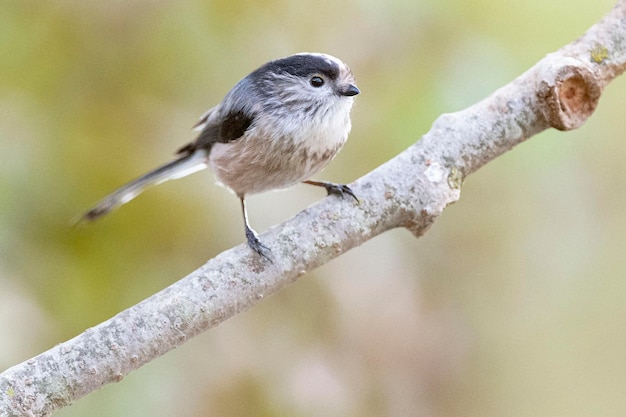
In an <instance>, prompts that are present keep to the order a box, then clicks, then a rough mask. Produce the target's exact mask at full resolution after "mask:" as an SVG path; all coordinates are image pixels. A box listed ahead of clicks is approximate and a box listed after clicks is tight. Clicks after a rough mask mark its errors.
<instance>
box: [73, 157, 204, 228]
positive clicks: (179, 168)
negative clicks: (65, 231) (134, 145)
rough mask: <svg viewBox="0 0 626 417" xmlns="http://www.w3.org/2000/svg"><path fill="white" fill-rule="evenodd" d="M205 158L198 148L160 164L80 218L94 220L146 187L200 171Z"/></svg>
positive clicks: (135, 195) (107, 197)
mask: <svg viewBox="0 0 626 417" xmlns="http://www.w3.org/2000/svg"><path fill="white" fill-rule="evenodd" d="M207 159H208V158H207V153H206V152H205V151H204V150H201V149H200V150H197V151H195V152H194V153H191V154H189V155H185V156H183V157H182V158H180V159H176V160H175V161H172V162H170V163H167V164H165V165H162V166H160V167H158V168H156V169H155V170H152V171H150V172H148V173H147V174H145V175H142V176H141V177H139V178H137V179H136V180H134V181H131V182H129V183H128V184H126V185H124V186H122V187H120V188H118V189H117V190H115V191H114V192H112V193H111V194H109V195H108V196H106V197H104V198H103V199H102V200H100V202H99V203H98V204H96V205H95V206H94V207H93V208H92V209H91V210H89V211H88V212H87V213H85V214H84V215H83V216H82V219H83V220H95V219H97V218H99V217H101V216H104V215H105V214H107V213H108V212H110V211H111V210H113V209H115V208H117V207H119V206H121V205H122V204H125V203H128V202H129V201H130V200H132V199H133V198H135V197H137V196H138V195H139V194H141V193H142V192H143V191H145V190H146V189H147V188H148V187H151V186H153V185H157V184H161V183H162V182H165V181H169V180H174V179H178V178H182V177H186V176H187V175H189V174H193V173H194V172H196V171H200V170H202V169H204V168H206V167H207Z"/></svg>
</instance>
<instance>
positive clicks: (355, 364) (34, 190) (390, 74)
mask: <svg viewBox="0 0 626 417" xmlns="http://www.w3.org/2000/svg"><path fill="white" fill-rule="evenodd" d="M612 5H613V0H594V1H588V0H527V1H524V2H519V1H514V0H502V1H499V2H494V1H488V0H472V1H463V0H422V1H408V0H404V1H403V0H390V1H384V2H383V1H359V2H357V1H352V2H349V1H346V2H336V1H328V0H322V1H318V2H314V3H305V2H296V1H291V2H288V1H282V0H273V1H263V2H255V1H236V0H228V1H204V2H203V1H192V0H189V1H145V0H144V1H134V2H126V1H120V0H117V1H108V2H82V1H77V0H76V1H69V0H67V1H49V2H41V1H12V0H8V1H3V2H1V3H0V57H1V58H0V114H1V116H0V369H5V368H7V367H9V366H11V365H13V364H16V363H19V362H21V361H23V360H26V359H28V358H29V357H31V356H34V355H36V354H37V353H39V352H41V351H43V350H46V349H47V348H49V347H51V346H53V345H54V344H56V343H59V342H61V341H63V340H66V339H68V338H70V337H72V336H74V335H76V334H78V333H80V332H82V331H83V330H84V329H86V328H87V327H90V326H93V325H95V324H97V323H99V322H101V321H103V320H105V319H107V318H109V317H111V316H112V315H114V314H116V313H118V312H119V311H121V310H123V309H124V308H126V307H128V306H131V305H133V304H135V303H137V302H139V301H141V300H142V299H144V298H146V297H148V296H149V295H151V294H152V293H154V292H156V291H158V290H160V289H162V288H164V287H165V286H167V285H169V284H170V283H172V282H174V281H176V280H177V279H179V278H181V277H183V276H185V275H186V274H187V273H189V272H191V271H192V270H194V269H195V268H197V267H199V266H200V265H202V264H203V262H205V261H206V260H207V259H209V258H211V257H213V256H214V255H216V254H218V253H219V252H221V251H223V250H225V249H227V248H230V247H232V246H233V245H237V244H239V243H242V242H243V239H244V237H243V232H242V224H241V219H240V216H239V206H238V202H237V199H236V198H234V197H233V196H232V195H230V194H229V193H228V192H227V191H226V190H224V189H222V188H220V187H217V186H215V185H214V184H213V177H212V175H211V174H210V173H209V172H202V173H199V174H195V175H194V176H193V177H189V178H187V179H184V180H179V181H176V182H170V183H167V184H164V185H162V186H160V187H158V188H157V189H153V190H150V191H149V192H148V193H146V194H145V195H142V196H141V197H140V198H138V199H137V200H135V201H133V202H132V203H131V204H129V205H127V206H124V207H123V208H122V209H120V210H119V211H118V212H116V213H114V214H112V215H110V216H109V217H106V218H104V219H102V221H100V222H98V223H96V224H94V225H91V226H89V227H83V228H78V229H74V228H71V227H70V224H71V221H72V219H74V218H75V216H77V215H79V214H80V213H81V212H83V211H84V210H85V209H87V208H89V206H90V205H91V204H93V203H94V202H96V201H97V200H98V199H99V198H101V197H102V196H104V195H105V194H106V193H108V192H110V191H112V190H113V189H114V188H115V187H117V186H119V185H121V184H122V183H124V182H125V181H127V180H129V179H131V178H134V177H135V176H137V175H139V174H141V173H143V172H144V171H146V170H148V169H151V168H153V167H154V166H155V165H157V164H160V163H162V162H165V161H166V160H168V159H169V158H170V157H171V155H172V153H173V152H174V151H175V150H176V149H177V148H178V147H179V146H180V145H182V144H184V143H186V142H187V141H189V140H191V139H193V132H192V131H191V129H190V127H191V126H192V125H193V124H194V123H195V121H196V120H197V118H198V117H199V116H200V115H201V114H202V113H203V112H204V111H205V110H206V109H208V108H209V107H210V106H213V105H214V104H216V103H217V102H218V101H219V100H220V99H221V98H222V96H223V95H224V94H225V93H226V92H227V90H228V89H229V88H230V87H231V86H232V85H234V84H235V83H236V82H237V81H238V80H239V79H240V78H241V77H243V76H245V75H246V74H247V73H248V72H250V71H251V70H253V69H254V68H256V67H257V66H259V65H260V64H262V63H263V62H265V61H267V60H269V59H273V58H278V57H282V56H286V55H289V54H292V53H295V52H300V51H323V52H327V53H331V54H333V55H337V56H338V57H340V58H341V59H343V60H344V61H346V62H347V63H349V65H350V66H351V67H352V69H353V71H354V73H355V74H356V76H357V81H358V85H359V87H360V88H361V90H362V95H360V96H358V97H357V100H356V107H355V109H354V113H353V131H352V134H351V137H350V141H349V142H348V144H347V146H346V147H345V148H344V150H343V151H342V153H341V154H340V156H339V157H338V158H337V159H336V160H335V161H334V162H333V164H332V165H331V166H330V167H329V168H328V169H327V170H326V171H325V172H324V173H323V174H322V175H320V178H323V179H329V180H335V181H340V182H350V181H352V180H353V179H355V178H357V177H359V176H361V175H363V174H365V173H366V172H368V171H369V170H371V169H373V168H374V167H376V166H378V165H379V164H381V163H383V162H384V161H386V160H388V159H389V158H391V157H393V156H394V155H396V154H397V153H399V152H401V151H402V150H403V149H405V148H406V147H407V146H409V145H410V144H411V143H413V142H415V141H416V140H417V139H418V138H419V137H420V136H421V135H422V134H423V133H425V132H426V131H428V129H429V127H430V125H431V124H432V122H433V120H434V119H435V118H436V117H437V116H438V115H440V114H441V113H445V112H453V111H456V110H460V109H462V108H465V107H467V106H469V105H471V104H472V103H474V102H476V101H478V100H479V99H481V98H483V97H485V96H487V95H488V94H490V93H491V92H492V91H494V90H495V89H496V88H498V87H500V86H501V85H503V84H506V83H507V82H509V81H510V80H512V79H513V78H514V77H516V76H517V75H519V74H520V73H522V72H523V71H525V70H526V69H527V68H529V67H530V66H531V65H533V64H534V63H535V62H536V61H537V60H539V59H540V58H541V57H542V56H544V55H545V54H546V53H549V52H551V51H553V50H555V49H558V48H559V47H560V46H562V45H564V44H566V43H568V42H571V41H572V40H574V39H575V38H577V37H578V36H579V35H580V34H582V33H583V32H584V31H585V30H586V29H587V28H588V27H589V26H591V25H592V24H593V23H595V22H596V21H598V20H599V19H600V18H601V17H602V16H603V15H604V14H605V13H606V12H608V11H609V10H610V8H611V7H612ZM624 91H626V80H624V79H623V78H622V79H619V80H618V81H617V82H614V83H613V84H611V85H609V87H608V88H607V89H606V91H605V94H604V96H603V98H602V100H601V102H600V106H599V108H598V110H597V111H596V113H595V115H594V116H593V117H592V118H591V120H590V121H589V122H588V123H587V124H586V125H585V126H584V127H583V128H581V129H579V130H577V131H574V132H569V133H561V132H556V131H550V132H545V133H543V134H541V135H539V136H537V137H535V138H533V139H531V140H530V141H529V142H527V143H525V144H523V145H521V146H520V147H518V148H516V149H515V150H513V151H512V152H510V153H508V154H506V155H504V156H502V157H500V158H499V159H498V160H496V161H494V162H493V163H491V164H489V165H487V166H486V167H484V168H483V169H482V170H481V171H479V172H478V173H476V174H474V175H472V176H471V177H469V178H468V180H467V181H466V183H465V186H464V188H463V190H462V198H461V201H460V202H459V203H457V204H455V205H454V206H452V207H450V208H449V209H448V210H447V211H446V213H445V214H444V216H443V217H442V218H441V219H440V220H439V222H438V223H437V224H436V225H435V226H434V227H433V228H432V229H431V230H430V231H429V232H428V233H427V234H426V235H425V236H424V237H423V238H421V239H419V240H416V239H414V238H413V237H412V236H411V235H410V234H409V233H408V232H406V231H403V230H396V231H392V232H390V233H387V234H385V235H383V236H380V237H378V238H376V239H374V240H372V241H370V242H368V243H367V244H365V245H363V246H362V247H359V248H357V249H355V250H353V251H351V252H349V253H347V254H345V255H344V256H342V257H340V258H338V259H336V260H334V261H332V262H331V263H330V264H328V265H325V266H324V267H322V268H320V269H318V270H316V271H312V272H310V273H308V274H307V275H306V276H305V277H303V278H302V279H300V280H299V281H298V282H296V283H294V284H293V285H291V286H290V287H289V288H287V289H285V290H283V291H282V292H280V293H279V294H277V295H275V296H273V297H270V298H268V299H266V300H264V301H263V302H262V303H261V304H260V305H258V306H257V307H255V308H254V309H252V310H251V311H249V312H247V313H245V314H241V315H240V316H238V317H235V318H233V319H231V320H229V321H227V322H226V323H224V324H223V325H221V326H219V327H218V328H216V329H213V330H211V331H209V332H207V333H205V334H203V335H201V336H199V337H197V338H195V339H193V340H191V341H189V342H188V343H187V344H185V345H184V346H183V347H181V348H179V349H176V350H175V351H173V352H171V353H169V354H167V355H165V356H164V357H162V358H160V359H158V360H156V361H154V362H152V363H151V364H149V365H147V366H145V367H144V368H142V369H140V370H139V371H136V372H134V373H132V374H131V375H130V376H128V377H127V378H126V379H125V380H123V381H122V382H121V383H119V384H116V385H112V386H107V387H105V388H104V389H102V390H101V391H98V392H95V393H93V394H91V395H89V396H88V397H86V398H84V399H82V400H80V401H79V402H77V403H76V404H75V405H73V406H72V407H69V408H66V409H64V410H62V411H60V412H58V413H57V414H56V415H58V416H62V417H73V416H85V415H89V416H172V417H174V416H190V417H194V416H223V417H229V416H245V415H250V416H297V417H301V416H305V417H306V416H331V417H332V416H366V417H367V416H476V417H478V416H480V417H490V416H494V417H496V416H498V417H499V416H529V415H532V416H554V415H567V416H569V417H573V416H590V415H594V416H599V415H602V416H607V415H622V414H623V413H624V411H623V410H624V409H626V395H624V394H625V393H626V378H625V377H624V375H625V374H626V350H625V349H624V346H625V345H626V302H625V301H624V300H626V280H625V279H624V276H625V275H626V256H624V254H625V249H626V236H625V234H626V233H625V232H626V216H624V207H626V187H625V186H624V185H623V184H624V178H626V164H625V163H624V161H625V160H626V149H625V147H624V136H623V132H624V129H625V127H626V120H625V118H624V111H625V109H626V96H625V94H624ZM322 197H323V192H320V190H316V189H312V188H310V187H304V186H303V187H295V188H293V189H291V190H289V191H284V192H278V193H268V194H265V195H260V196H254V197H252V198H251V199H250V202H249V204H250V208H249V209H250V215H251V221H252V224H253V225H254V227H255V228H256V229H257V230H258V231H259V232H262V231H264V230H265V229H267V228H268V227H270V226H272V225H274V224H277V223H280V222H281V221H283V220H285V219H287V218H289V217H290V216H292V215H294V214H295V213H297V212H298V211H299V210H301V209H303V208H304V207H306V206H307V205H309V204H311V203H313V202H314V201H317V200H318V199H320V198H322Z"/></svg>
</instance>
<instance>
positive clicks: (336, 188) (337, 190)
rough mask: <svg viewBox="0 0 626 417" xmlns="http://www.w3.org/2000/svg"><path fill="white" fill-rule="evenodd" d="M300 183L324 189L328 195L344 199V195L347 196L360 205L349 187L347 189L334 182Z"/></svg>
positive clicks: (343, 185)
mask: <svg viewBox="0 0 626 417" xmlns="http://www.w3.org/2000/svg"><path fill="white" fill-rule="evenodd" d="M302 182H303V183H305V184H309V185H315V186H316V187H324V188H326V192H327V193H328V195H331V194H334V195H338V196H340V197H344V196H345V195H346V194H348V195H349V196H351V197H352V198H354V200H355V201H356V202H357V204H358V203H360V201H359V199H358V197H357V196H356V195H355V194H354V193H353V192H352V190H351V189H350V187H348V186H347V185H345V184H336V183H334V182H328V181H310V180H309V181H302Z"/></svg>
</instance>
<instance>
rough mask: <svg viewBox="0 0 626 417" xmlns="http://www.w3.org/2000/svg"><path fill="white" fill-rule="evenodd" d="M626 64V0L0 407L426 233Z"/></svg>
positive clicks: (136, 356) (103, 379)
mask: <svg viewBox="0 0 626 417" xmlns="http://www.w3.org/2000/svg"><path fill="white" fill-rule="evenodd" d="M625 68H626V0H620V1H619V2H618V3H617V5H616V6H615V7H614V9H613V10H612V11H611V12H610V13H609V14H608V15H607V16H605V17H604V18H603V19H602V20H601V21H600V22H598V23H597V24H596V25H595V26H593V27H592V28H591V29H590V30H589V31H587V33H586V34H585V35H583V36H582V37H581V38H580V39H578V40H576V41H575V42H573V43H571V44H569V45H567V46H565V47H564V48H562V49H560V50H559V51H557V52H555V53H552V54H550V55H548V56H546V57H545V58H544V59H542V60H541V61H539V62H538V63H537V64H536V65H535V66H533V67H532V68H531V69H530V70H528V71H527V72H525V73H524V74H522V75H521V76H519V77H518V78H517V79H515V80H514V81H512V82H511V83H509V84H508V85H506V86H504V87H502V88H500V89H499V90H497V91H496V92H494V93H493V94H492V95H491V96H489V97H488V98H486V99H484V100H482V101H481V102H479V103H477V104H475V105H473V106H471V107H470V108H468V109H466V110H463V111H460V112H457V113H452V114H444V115H442V116H440V117H439V118H438V119H437V120H436V121H435V123H434V124H433V126H432V129H431V130H430V131H429V132H428V133H427V134H426V135H424V136H423V137H422V138H421V140H419V141H418V142H417V143H416V144H414V145H412V146H411V147H410V148H408V149H407V150H406V151H404V152H402V153H401V154H400V155H398V156H397V157H395V158H393V159H392V160H390V161H388V162H387V163H385V164H384V165H382V166H380V167H378V168H377V169H375V170H374V171H372V172H370V173H369V174H367V175H365V176H363V177H362V178H360V179H358V180H357V181H356V182H355V183H354V184H352V185H351V187H352V189H353V190H354V191H355V193H356V194H357V195H358V196H359V198H360V200H361V203H360V204H359V205H355V204H353V203H352V201H350V200H349V199H346V200H341V199H338V198H337V197H329V198H326V199H324V200H323V201H321V202H320V203H318V204H315V205H313V206H311V207H310V208H308V209H306V210H304V211H302V212H300V213H299V214H297V215H296V216H295V217H293V218H292V219H290V220H288V221H286V222H284V223H283V224H280V225H278V226H276V227H274V228H272V229H270V230H269V231H268V232H267V233H265V234H264V235H263V237H262V239H263V242H264V243H265V244H267V245H268V246H269V247H270V249H271V251H272V254H273V256H274V263H272V264H270V263H268V262H266V261H264V260H263V259H260V258H259V257H258V256H257V255H256V254H254V253H252V252H251V251H250V250H249V249H248V248H247V247H246V246H244V245H240V246H238V247H235V248H233V249H231V250H228V251H226V252H224V253H222V254H220V255H219V256H217V257H216V258H214V259H211V260H210V261H208V262H207V263H206V264H205V265H204V266H202V267H201V268H200V269H198V270H197V271H194V272H193V273H191V274H190V275H189V276H187V277H186V278H183V279H182V280H180V281H178V282H176V283H175V284H173V285H171V286H170V287H168V288H166V289H164V290H163V291H161V292H159V293H157V294H155V295H154V296H152V297H150V298H148V299H146V300H144V301H143V302H141V303H139V304H137V305H135V306H133V307H131V308H129V309H127V310H125V311H123V312H121V313H120V314H118V315H117V316H115V317H113V318H112V319H110V320H108V321H106V322H104V323H102V324H100V325H98V326H96V327H94V328H91V329H88V330H86V331H85V332H84V333H82V334H81V335H79V336H77V337H75V338H73V339H71V340H69V341H67V342H65V343H61V344H59V345H57V346H55V347H54V348H52V349H50V350H48V351H47V352H44V353H42V354H40V355H38V356H36V357H34V358H32V359H30V360H28V361H26V362H24V363H21V364H19V365H16V366H14V367H12V368H10V369H8V370H6V371H5V372H4V373H2V374H0V416H45V415H49V414H50V413H52V412H53V411H54V410H56V409H58V408H61V407H63V406H66V405H68V404H70V403H72V402H73V401H75V400H77V399H78V398H80V397H82V396H84V395H86V394H88V393H90V392H91V391H93V390H96V389H98V388H100V387H102V386H103V385H105V384H108V383H110V382H118V381H120V380H121V379H122V378H123V377H124V376H125V375H126V374H128V373H129V372H130V371H132V370H134V369H137V368H139V367H140V366H141V365H143V364H145V363H147V362H149V361H151V360H152V359H154V358H156V357H158V356H160V355H162V354H164V353H166V352H167V351H169V350H171V349H173V348H174V347H176V346H178V345H180V344H182V343H184V342H185V341H186V340H188V339H189V338H191V337H193V336H194V335H196V334H198V333H200V332H203V331H205V330H207V329H209V328H211V327H213V326H215V325H217V324H218V323H220V322H222V321H224V320H226V319H227V318H229V317H231V316H233V315H235V314H237V313H239V312H241V311H244V310H247V309H249V308H250V307H251V306H253V305H254V304H256V303H257V302H259V301H260V300H262V299H263V298H264V297H265V296H266V295H269V294H272V293H273V292H275V291H278V290H279V289H280V288H282V287H284V286H285V285H287V284H289V283H290V282H292V281H294V280H295V279H296V278H297V277H299V276H300V275H302V274H304V273H305V272H306V271H308V270H311V269H313V268H316V267H318V266H320V265H322V264H324V263H326V262H328V261H329V260H330V259H332V258H334V257H336V256H339V255H341V254H342V253H343V252H345V251H347V250H349V249H351V248H353V247H355V246H358V245H360V244H362V243H363V242H365V241H367V240H368V239H371V238H372V237H374V236H376V235H378V234H380V233H382V232H384V231H386V230H389V229H392V228H396V227H405V228H407V229H409V230H410V231H411V232H412V233H414V234H415V235H416V236H421V235H422V234H424V233H425V232H426V231H427V230H428V228H429V226H430V225H431V224H433V222H434V221H435V220H436V219H437V218H438V217H439V216H440V215H441V213H442V212H443V210H444V209H445V208H446V206H447V205H449V204H451V203H453V202H455V201H456V200H458V198H459V196H460V187H461V184H462V182H463V179H464V178H465V177H466V176H467V175H469V174H471V173H472V172H474V171H476V170H477V169H479V168H480V167H481V166H483V165H484V164H486V163H487V162H489V161H491V160H493V159H494V158H496V157H497V156H498V155H500V154H502V153H504V152H506V151H508V150H509V149H511V148H513V147H514V146H515V145H517V144H518V143H520V142H522V141H524V140H526V139H528V138H529V137H531V136H533V135H535V134H537V133H539V132H541V131H543V130H545V129H547V128H550V127H553V128H556V129H560V130H570V129H575V128H577V127H579V126H581V125H582V124H583V123H584V122H585V121H586V120H587V118H588V117H589V116H590V115H591V114H592V113H593V111H594V110H595V108H596V105H597V103H598V100H599V98H600V95H601V92H602V90H603V88H604V87H605V86H606V85H607V84H608V83H609V82H611V81H612V80H613V79H614V78H615V77H617V76H618V75H620V74H621V73H622V72H623V71H624V69H625Z"/></svg>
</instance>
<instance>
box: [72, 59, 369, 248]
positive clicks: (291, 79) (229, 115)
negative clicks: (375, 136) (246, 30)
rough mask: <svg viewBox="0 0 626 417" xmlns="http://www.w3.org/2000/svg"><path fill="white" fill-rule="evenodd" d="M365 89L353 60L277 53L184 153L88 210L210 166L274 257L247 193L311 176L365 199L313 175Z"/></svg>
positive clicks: (253, 239) (212, 113) (214, 112)
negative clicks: (249, 209) (256, 224)
mask: <svg viewBox="0 0 626 417" xmlns="http://www.w3.org/2000/svg"><path fill="white" fill-rule="evenodd" d="M359 92H360V91H359V89H358V88H357V86H356V85H355V82H354V77H353V75H352V72H351V71H350V68H348V66H347V65H346V64H344V63H343V62H341V61H340V60H339V59H337V58H335V57H332V56H330V55H326V54H318V53H301V54H297V55H292V56H289V57H287V58H282V59H278V60H275V61H270V62H268V63H266V64H265V65H263V66H261V67H260V68H258V69H257V70H255V71H253V72H252V73H250V74H249V75H248V76H247V77H245V78H243V79H242V80H241V81H239V82H238V83H237V85H235V87H234V88H233V89H232V90H230V91H229V92H228V94H226V97H224V99H223V100H222V102H221V103H220V104H218V105H217V106H215V107H213V108H212V109H210V110H209V111H207V112H206V113H205V114H204V115H203V116H202V117H201V118H200V120H199V121H198V123H197V124H196V125H195V129H196V130H197V131H199V132H200V133H199V135H198V137H197V138H196V140H194V141H193V142H191V143H189V144H187V145H185V146H183V147H182V148H180V149H179V150H178V152H177V156H178V158H177V159H175V160H174V161H172V162H170V163H168V164H165V165H163V166H161V167H159V168H156V169H155V170H153V171H151V172H149V173H147V174H145V175H143V176H141V177H139V178H137V179H136V180H134V181H132V182H130V183H128V184H126V185H124V186H123V187H121V188H119V189H118V190H116V191H115V192H113V193H111V194H110V195H108V196H107V197H105V198H104V199H102V200H101V201H100V202H99V203H98V204H97V205H96V206H95V207H93V208H92V209H91V210H89V211H88V212H87V213H86V214H85V215H84V216H83V218H84V219H86V220H94V219H96V218H98V217H100V216H102V215H104V214H106V213H108V212H109V211H111V210H112V209H114V208H116V207H118V206H120V205H122V204H124V203H127V202H128V201H130V200H132V199H133V198H135V197H136V196H137V195H139V194H140V193H141V192H142V191H144V190H145V189H146V188H148V187H149V186H151V185H156V184H160V183H162V182H164V181H167V180H171V179H176V178H182V177H184V176H187V175H189V174H191V173H193V172H196V171H199V170H202V169H204V168H206V167H207V166H210V167H211V169H212V170H213V172H214V173H215V176H216V177H217V179H218V181H219V182H220V183H221V184H222V185H224V186H225V187H227V188H229V189H231V190H232V191H233V192H234V193H235V194H236V195H237V197H239V200H240V201H241V210H242V212H243V220H244V225H245V232H246V239H247V241H248V245H249V246H250V248H252V249H253V250H254V251H255V252H256V253H258V254H259V255H260V256H262V257H264V258H266V259H268V260H269V259H270V257H269V249H268V248H267V247H266V246H265V245H264V244H263V243H261V242H260V241H259V239H258V237H257V235H256V233H255V232H254V230H252V229H251V228H250V225H249V224H248V216H247V212H246V205H245V196H246V195H248V194H253V193H260V192H262V191H267V190H273V189H280V188H287V187H290V186H292V185H294V184H296V183H298V182H305V183H307V184H311V185H316V186H321V187H324V188H326V191H327V192H328V194H338V195H341V196H343V195H344V194H348V195H350V196H352V197H353V198H354V199H355V200H357V201H358V199H357V198H356V196H355V195H354V193H353V192H352V190H350V188H349V187H348V186H346V185H342V184H335V183H329V182H321V181H311V180H309V178H310V177H311V176H312V175H314V174H315V173H317V172H318V171H320V170H321V169H322V168H324V167H325V166H326V165H327V164H328V163H329V162H330V161H331V160H332V159H333V157H334V156H335V155H336V154H337V152H338V151H339V150H340V149H341V147H342V146H343V144H344V143H345V142H346V139H347V138H348V133H349V132H350V127H351V123H350V109H351V108H352V103H353V100H354V99H353V97H354V96H355V95H357V94H359Z"/></svg>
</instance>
